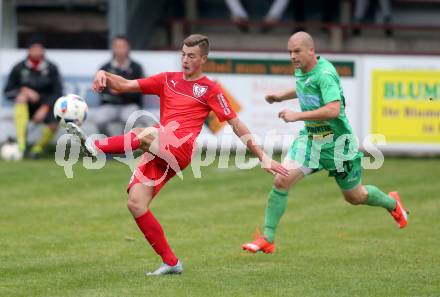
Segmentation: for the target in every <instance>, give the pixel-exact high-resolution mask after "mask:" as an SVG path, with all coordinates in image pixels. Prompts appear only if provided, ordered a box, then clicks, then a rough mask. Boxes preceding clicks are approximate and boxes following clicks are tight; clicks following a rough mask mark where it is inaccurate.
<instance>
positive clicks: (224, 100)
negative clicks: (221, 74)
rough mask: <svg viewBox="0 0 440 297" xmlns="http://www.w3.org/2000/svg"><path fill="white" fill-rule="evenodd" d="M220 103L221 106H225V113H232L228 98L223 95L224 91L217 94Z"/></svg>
mask: <svg viewBox="0 0 440 297" xmlns="http://www.w3.org/2000/svg"><path fill="white" fill-rule="evenodd" d="M217 99H218V103H220V106H221V107H222V108H223V112H224V114H225V115H228V114H230V113H231V109H230V108H229V106H228V104H227V103H226V99H225V97H224V96H223V94H222V93H219V94H217Z"/></svg>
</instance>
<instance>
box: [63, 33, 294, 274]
mask: <svg viewBox="0 0 440 297" xmlns="http://www.w3.org/2000/svg"><path fill="white" fill-rule="evenodd" d="M208 51H209V41H208V38H207V37H206V36H203V35H199V34H194V35H190V36H189V37H188V38H186V39H185V40H184V42H183V47H182V56H181V62H182V72H164V73H160V74H157V75H154V76H151V77H148V78H143V79H138V80H126V79H124V78H122V77H120V76H117V75H114V74H111V73H108V72H105V71H102V70H101V71H98V73H97V74H96V77H95V80H94V81H93V89H94V90H95V91H98V92H101V91H103V90H104V89H105V88H110V89H112V90H113V91H115V92H121V93H127V92H142V93H144V94H155V95H158V96H159V97H160V124H159V125H156V126H154V127H148V128H145V129H143V128H135V129H133V130H131V131H130V132H129V133H128V134H126V135H118V136H113V137H109V138H105V139H101V140H96V141H93V140H92V139H91V138H87V137H86V135H85V134H84V133H83V132H82V131H81V130H80V129H79V127H77V126H76V125H75V124H72V123H69V124H68V127H67V130H68V132H69V133H71V134H74V135H77V136H78V137H79V139H80V141H81V150H82V151H83V153H84V154H85V155H88V156H96V155H97V153H98V151H99V150H100V151H102V152H104V153H107V154H122V153H124V152H125V148H124V146H126V145H124V143H127V144H130V145H129V146H131V147H129V148H128V149H130V150H136V149H138V148H141V149H143V150H144V151H145V153H144V154H143V156H142V158H141V161H140V164H139V165H138V167H137V169H136V170H135V172H134V173H133V176H132V179H131V180H130V183H129V185H128V203H127V205H128V209H129V210H130V212H131V214H132V215H133V217H134V219H135V221H136V223H137V225H138V227H139V229H140V230H141V231H142V233H143V234H144V236H145V238H146V239H147V241H148V242H149V243H150V245H151V246H152V248H153V249H154V251H155V252H156V253H157V254H158V255H160V256H161V257H162V261H163V264H162V265H161V266H160V267H159V268H158V269H157V270H155V271H153V272H150V273H147V275H163V274H176V273H181V272H182V271H183V268H182V264H181V262H180V261H179V260H178V259H177V257H176V256H175V255H174V253H173V251H172V250H171V248H170V247H169V245H168V242H167V240H166V238H165V235H164V232H163V230H162V227H161V225H160V224H159V222H158V221H157V220H156V218H155V217H154V216H153V214H152V213H151V211H150V210H149V205H150V203H151V201H152V199H153V197H155V195H156V194H157V193H158V192H159V190H160V189H161V188H162V187H163V185H164V184H165V183H166V182H167V181H168V180H169V179H170V178H172V177H173V176H174V175H175V174H176V173H178V174H179V173H180V171H181V170H183V169H184V168H185V167H186V166H188V164H189V163H190V162H191V157H192V153H193V148H194V143H195V140H196V137H197V136H198V135H199V133H200V130H201V129H202V126H203V123H204V121H205V119H206V117H207V116H208V113H209V112H210V111H211V110H212V111H214V112H215V114H216V115H217V117H218V119H219V120H220V121H228V123H229V124H230V125H231V126H232V128H233V131H234V132H235V134H236V135H237V136H238V137H240V139H241V140H242V141H243V143H244V144H246V146H247V148H248V149H249V150H250V151H251V152H252V153H253V154H255V155H256V156H257V157H258V158H259V159H260V161H261V162H262V165H263V166H262V167H263V168H264V169H265V170H266V171H268V172H270V173H272V174H274V173H279V174H282V175H287V174H288V171H287V170H286V169H285V168H284V167H283V166H281V164H279V163H278V162H276V161H274V160H272V159H271V158H269V157H267V156H265V154H264V152H263V151H262V150H261V148H260V147H259V146H258V145H256V143H255V141H254V140H253V138H252V136H251V134H250V131H249V130H248V128H247V127H246V125H245V124H244V123H243V122H241V121H240V119H239V118H238V117H237V115H236V114H235V112H234V110H233V109H232V108H231V105H230V103H229V102H228V100H227V99H226V97H225V96H224V94H223V93H222V90H221V89H220V87H219V86H218V85H217V84H216V83H215V82H213V81H211V80H210V79H208V78H207V77H206V76H205V75H204V74H203V72H202V65H203V64H204V63H205V62H206V61H207V59H208Z"/></svg>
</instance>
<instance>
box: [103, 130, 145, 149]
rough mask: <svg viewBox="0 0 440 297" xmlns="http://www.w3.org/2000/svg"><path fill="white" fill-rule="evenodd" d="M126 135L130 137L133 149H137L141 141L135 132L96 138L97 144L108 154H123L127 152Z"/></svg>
mask: <svg viewBox="0 0 440 297" xmlns="http://www.w3.org/2000/svg"><path fill="white" fill-rule="evenodd" d="M126 137H129V139H128V141H129V143H130V146H131V150H132V151H135V150H137V149H138V148H139V147H140V145H141V142H140V140H139V138H137V136H136V134H134V133H133V132H129V133H127V134H125V135H116V136H112V137H108V138H104V139H100V140H96V141H95V145H96V147H97V148H99V149H100V150H101V151H103V152H104V153H106V154H123V153H125V149H124V141H125V139H126Z"/></svg>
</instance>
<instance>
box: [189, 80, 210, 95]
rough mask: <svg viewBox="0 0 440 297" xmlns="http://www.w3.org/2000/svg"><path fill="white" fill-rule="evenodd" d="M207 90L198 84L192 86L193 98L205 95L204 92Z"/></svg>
mask: <svg viewBox="0 0 440 297" xmlns="http://www.w3.org/2000/svg"><path fill="white" fill-rule="evenodd" d="M207 90H208V87H207V86H201V85H199V84H198V83H195V84H194V85H193V94H194V96H196V97H197V98H199V97H201V96H203V94H205V93H206V91H207Z"/></svg>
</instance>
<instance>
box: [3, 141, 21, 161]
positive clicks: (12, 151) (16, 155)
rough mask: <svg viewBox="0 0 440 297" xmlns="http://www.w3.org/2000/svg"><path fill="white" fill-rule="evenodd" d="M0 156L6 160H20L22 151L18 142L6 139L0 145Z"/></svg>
mask: <svg viewBox="0 0 440 297" xmlns="http://www.w3.org/2000/svg"><path fill="white" fill-rule="evenodd" d="M0 157H1V158H2V159H3V160H6V161H20V160H21V159H23V152H22V151H20V148H19V147H18V143H16V142H9V141H8V142H5V144H3V145H2V147H1V150H0Z"/></svg>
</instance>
